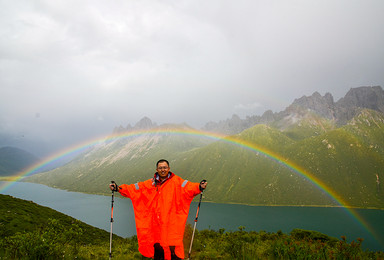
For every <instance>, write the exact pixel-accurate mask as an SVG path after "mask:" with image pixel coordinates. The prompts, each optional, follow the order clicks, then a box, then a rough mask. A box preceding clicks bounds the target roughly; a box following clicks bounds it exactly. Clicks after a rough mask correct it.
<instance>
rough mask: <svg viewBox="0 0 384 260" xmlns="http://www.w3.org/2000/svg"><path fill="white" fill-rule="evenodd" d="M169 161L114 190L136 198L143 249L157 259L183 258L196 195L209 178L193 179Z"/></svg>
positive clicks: (138, 234) (138, 228) (134, 199)
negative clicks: (147, 175) (179, 172)
mask: <svg viewBox="0 0 384 260" xmlns="http://www.w3.org/2000/svg"><path fill="white" fill-rule="evenodd" d="M170 170H171V169H170V167H169V162H168V161H167V160H165V159H161V160H159V161H158V162H157V163H156V173H155V175H154V177H153V178H152V179H149V180H146V181H143V182H139V183H135V184H130V185H127V184H123V185H120V186H117V185H116V184H110V185H109V187H110V189H111V190H115V191H119V192H120V194H121V195H123V196H125V197H128V198H130V199H131V200H132V204H133V209H134V212H135V220H136V231H137V238H138V241H139V251H140V253H141V254H142V255H143V256H145V257H152V258H154V259H183V258H184V246H183V236H184V229H185V223H186V221H187V217H188V212H189V207H190V204H191V202H192V199H193V198H194V197H195V196H196V195H198V194H199V193H200V192H201V191H203V190H204V189H205V188H206V187H207V182H206V181H202V182H200V183H192V182H189V181H187V180H183V179H182V178H180V177H179V176H177V175H175V174H174V173H173V172H171V171H170Z"/></svg>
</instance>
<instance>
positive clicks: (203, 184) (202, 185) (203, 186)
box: [200, 180, 208, 191]
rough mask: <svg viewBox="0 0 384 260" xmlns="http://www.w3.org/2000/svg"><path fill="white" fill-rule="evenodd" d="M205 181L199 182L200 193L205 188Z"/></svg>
mask: <svg viewBox="0 0 384 260" xmlns="http://www.w3.org/2000/svg"><path fill="white" fill-rule="evenodd" d="M207 183H208V182H207V181H206V180H202V181H201V182H200V190H201V191H203V190H205V189H206V188H207Z"/></svg>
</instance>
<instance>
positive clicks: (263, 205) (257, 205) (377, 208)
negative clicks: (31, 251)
mask: <svg viewBox="0 0 384 260" xmlns="http://www.w3.org/2000/svg"><path fill="white" fill-rule="evenodd" d="M2 178H3V177H0V181H4V180H2ZM8 178H11V177H8ZM16 182H28V183H36V184H42V183H38V182H30V181H28V177H27V178H24V179H21V180H18V181H16ZM42 185H45V186H47V187H51V188H54V189H59V190H64V191H68V192H79V193H84V194H90V195H100V196H110V194H108V193H106V192H100V193H92V192H83V191H75V190H67V189H63V188H60V187H57V186H49V185H46V184H42ZM117 196H121V195H120V194H118V195H117ZM121 197H122V198H124V197H123V196H121ZM203 201H204V200H203ZM204 202H205V203H217V204H229V205H243V206H250V207H313V208H346V209H371V210H384V207H383V208H379V207H355V206H344V205H280V204H273V205H266V204H248V203H234V202H216V201H207V200H205V201H204Z"/></svg>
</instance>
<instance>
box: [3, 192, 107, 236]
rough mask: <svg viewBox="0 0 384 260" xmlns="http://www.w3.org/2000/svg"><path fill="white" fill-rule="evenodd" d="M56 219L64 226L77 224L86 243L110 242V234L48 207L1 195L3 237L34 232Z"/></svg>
mask: <svg viewBox="0 0 384 260" xmlns="http://www.w3.org/2000/svg"><path fill="white" fill-rule="evenodd" d="M50 219H55V220H57V221H58V222H60V223H61V225H63V226H67V227H69V226H71V225H72V224H74V223H75V224H77V225H78V226H79V227H80V228H81V229H82V232H83V233H84V234H85V238H86V240H85V241H83V242H84V243H98V242H100V241H109V233H108V232H106V231H105V230H102V229H99V228H95V227H92V226H90V225H88V224H85V223H83V222H80V221H78V220H76V219H74V218H72V217H69V216H67V215H64V214H62V213H60V212H58V211H56V210H53V209H51V208H48V207H44V206H40V205H37V204H36V203H33V202H31V201H26V200H21V199H17V198H14V197H11V196H9V195H2V194H0V226H1V229H0V232H1V233H0V234H1V237H8V236H13V235H15V234H16V233H18V232H21V233H24V232H32V231H35V230H36V229H37V228H39V227H40V228H41V227H44V226H46V225H48V222H49V220H50Z"/></svg>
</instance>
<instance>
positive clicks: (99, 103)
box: [0, 0, 384, 150]
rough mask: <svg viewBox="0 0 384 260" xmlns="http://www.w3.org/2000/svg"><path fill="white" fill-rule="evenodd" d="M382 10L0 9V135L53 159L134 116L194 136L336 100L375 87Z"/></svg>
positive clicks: (45, 5)
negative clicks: (205, 128) (184, 127)
mask: <svg viewBox="0 0 384 260" xmlns="http://www.w3.org/2000/svg"><path fill="white" fill-rule="evenodd" d="M383 10H384V2H382V1H381V0H376V1H374V0H354V1H350V0H341V1H331V0H327V1H307V0H305V1H304V0H301V1H296V0H295V1H267V0H263V1H250V0H240V1H222V0H220V1H219V0H216V1H191V0H190V1H171V0H169V1H149V0H148V1H125V0H124V1H123V0H117V1H112V2H111V1H106V0H97V1H92V2H89V1H54V2H52V1H44V0H36V1H26V0H24V1H22V0H20V1H1V2H0V100H1V102H0V134H3V136H7V140H12V138H14V139H15V138H16V137H17V136H19V134H22V135H23V136H24V138H29V139H31V140H42V143H45V144H47V146H49V147H50V145H52V148H51V150H52V149H54V148H55V149H56V148H58V147H62V146H65V145H68V144H71V143H76V142H79V141H80V140H84V139H87V138H92V137H94V136H96V135H101V134H105V133H109V132H110V131H111V130H112V129H113V127H114V126H117V125H120V124H121V125H123V126H125V125H127V124H128V123H130V124H134V123H136V122H137V121H138V120H139V119H140V118H142V117H143V116H148V117H149V118H151V119H152V120H153V121H155V122H157V123H159V124H161V123H166V122H175V123H181V122H187V123H189V124H190V125H192V126H194V127H201V126H202V125H204V123H206V122H208V121H219V120H223V119H226V118H229V117H231V116H232V114H235V113H236V114H239V115H240V116H243V117H244V116H246V115H253V114H262V113H263V112H264V111H265V110H267V109H272V110H273V111H280V110H283V109H284V108H285V107H286V106H287V105H289V104H290V103H291V102H292V101H293V100H294V99H295V98H298V97H301V96H302V95H311V94H312V93H313V92H314V91H319V92H320V93H321V94H325V93H326V92H330V93H331V94H333V95H334V97H335V99H336V100H337V99H339V98H340V97H342V96H343V95H344V94H345V93H346V92H347V91H348V90H349V89H350V88H351V87H359V86H363V85H383V82H384V73H383V72H384V71H383V63H384V50H383V48H382V46H384V31H383V30H382V28H383V25H384V17H383V15H382V12H383ZM36 115H39V116H36ZM3 139H4V138H3ZM3 139H1V140H3ZM1 140H0V141H1ZM6 143H7V142H5V141H3V143H0V145H5V144H6ZM8 143H11V141H8ZM56 143H57V146H54V145H53V144H56ZM46 150H49V148H47V149H46Z"/></svg>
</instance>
